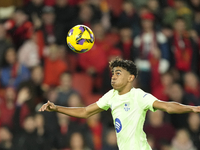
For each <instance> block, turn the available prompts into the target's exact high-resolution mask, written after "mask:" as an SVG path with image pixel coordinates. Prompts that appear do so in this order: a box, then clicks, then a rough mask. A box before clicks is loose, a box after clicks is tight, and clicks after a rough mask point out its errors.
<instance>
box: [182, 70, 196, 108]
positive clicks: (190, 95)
mask: <svg viewBox="0 0 200 150" xmlns="http://www.w3.org/2000/svg"><path fill="white" fill-rule="evenodd" d="M183 83H184V90H185V93H186V97H187V99H188V103H189V104H190V105H196V106H198V105H200V84H199V79H198V77H197V75H195V74H194V73H192V72H187V73H186V74H185V75H184V77H183Z"/></svg>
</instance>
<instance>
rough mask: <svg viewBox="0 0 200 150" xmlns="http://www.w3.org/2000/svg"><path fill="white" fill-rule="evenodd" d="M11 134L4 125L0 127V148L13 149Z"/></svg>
mask: <svg viewBox="0 0 200 150" xmlns="http://www.w3.org/2000/svg"><path fill="white" fill-rule="evenodd" d="M12 140H13V134H12V132H11V131H10V129H9V128H8V127H6V126H2V127H0V149H1V150H14V145H13V141H12Z"/></svg>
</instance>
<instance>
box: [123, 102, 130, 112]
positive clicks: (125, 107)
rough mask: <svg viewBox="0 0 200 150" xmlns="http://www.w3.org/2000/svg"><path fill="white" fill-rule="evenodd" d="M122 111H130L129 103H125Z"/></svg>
mask: <svg viewBox="0 0 200 150" xmlns="http://www.w3.org/2000/svg"><path fill="white" fill-rule="evenodd" d="M124 110H125V111H129V110H130V103H125V104H124Z"/></svg>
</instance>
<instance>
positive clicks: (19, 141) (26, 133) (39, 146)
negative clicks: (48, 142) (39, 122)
mask: <svg viewBox="0 0 200 150" xmlns="http://www.w3.org/2000/svg"><path fill="white" fill-rule="evenodd" d="M15 121H16V123H19V120H15ZM14 145H15V150H23V149H26V150H43V147H44V143H43V140H41V139H40V137H39V136H38V135H37V132H36V123H35V120H34V116H32V115H29V116H27V117H26V118H25V120H24V121H23V127H22V128H19V129H18V133H16V134H15V135H14Z"/></svg>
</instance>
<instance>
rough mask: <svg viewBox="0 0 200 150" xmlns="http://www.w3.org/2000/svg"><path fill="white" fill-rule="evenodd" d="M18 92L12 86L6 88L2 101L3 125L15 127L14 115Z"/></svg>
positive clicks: (1, 120)
mask: <svg viewBox="0 0 200 150" xmlns="http://www.w3.org/2000/svg"><path fill="white" fill-rule="evenodd" d="M15 100H16V93H15V90H14V89H13V88H12V87H8V88H6V90H5V95H4V98H3V101H1V103H0V122H1V124H2V125H6V126H8V127H9V128H10V129H11V128H12V127H13V120H12V118H13V115H14V112H15Z"/></svg>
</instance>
